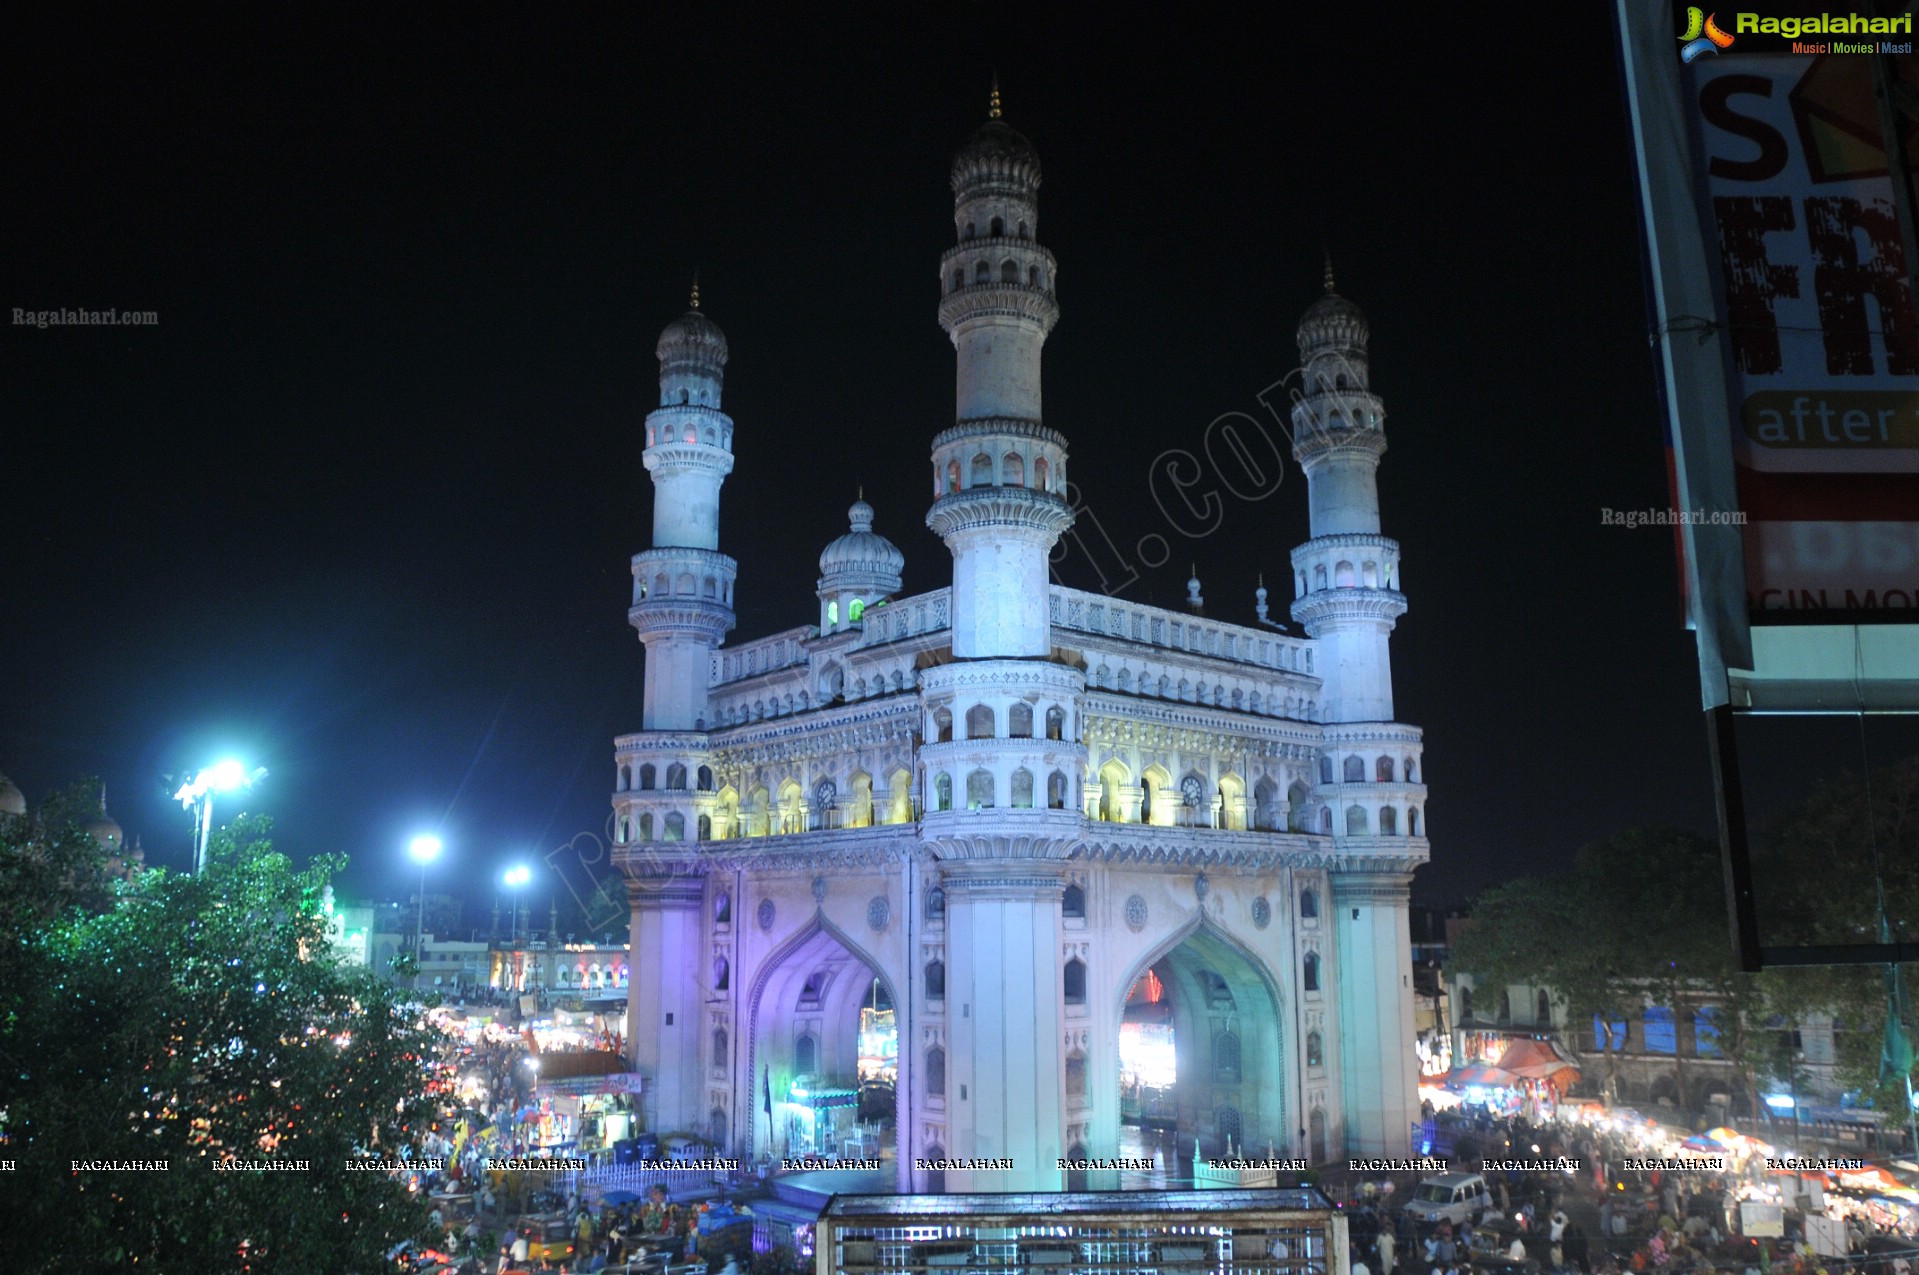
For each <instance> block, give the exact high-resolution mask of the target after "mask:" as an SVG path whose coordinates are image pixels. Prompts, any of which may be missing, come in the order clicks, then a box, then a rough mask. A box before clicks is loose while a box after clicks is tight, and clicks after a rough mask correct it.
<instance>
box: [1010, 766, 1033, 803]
mask: <svg viewBox="0 0 1919 1275" xmlns="http://www.w3.org/2000/svg"><path fill="white" fill-rule="evenodd" d="M1012 802H1013V809H1015V810H1031V809H1032V808H1033V772H1032V771H1030V770H1028V769H1026V767H1024V766H1021V767H1020V768H1019V769H1018V770H1015V771H1014V772H1013V782H1012Z"/></svg>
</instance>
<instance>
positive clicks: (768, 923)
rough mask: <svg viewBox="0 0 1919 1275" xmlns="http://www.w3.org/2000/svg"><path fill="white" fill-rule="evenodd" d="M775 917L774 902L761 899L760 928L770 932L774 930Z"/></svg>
mask: <svg viewBox="0 0 1919 1275" xmlns="http://www.w3.org/2000/svg"><path fill="white" fill-rule="evenodd" d="M773 915H774V907H773V900H771V899H761V900H760V928H761V929H762V930H770V929H772V928H773Z"/></svg>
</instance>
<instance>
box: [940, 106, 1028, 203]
mask: <svg viewBox="0 0 1919 1275" xmlns="http://www.w3.org/2000/svg"><path fill="white" fill-rule="evenodd" d="M997 183H1012V184H1017V185H1022V186H1026V187H1028V188H1033V187H1037V186H1038V185H1039V151H1037V150H1035V149H1034V147H1033V144H1032V143H1031V142H1029V141H1027V140H1026V138H1025V136H1024V135H1023V134H1021V133H1019V132H1017V131H1016V130H1014V129H1013V128H1012V127H1010V126H1009V125H1008V124H1007V123H1006V122H1005V121H1003V120H998V119H990V120H987V121H986V123H984V124H982V125H980V127H979V129H978V130H977V131H976V132H975V133H974V134H973V135H972V136H971V137H969V138H967V139H966V142H965V144H964V145H962V146H961V147H960V148H959V150H958V151H957V152H955V153H954V155H953V191H954V193H955V194H957V193H959V192H960V191H961V190H963V189H965V188H966V187H969V186H976V185H983V184H997Z"/></svg>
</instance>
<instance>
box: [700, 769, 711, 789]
mask: <svg viewBox="0 0 1919 1275" xmlns="http://www.w3.org/2000/svg"><path fill="white" fill-rule="evenodd" d="M697 778H698V780H699V785H700V791H701V792H712V791H713V768H712V767H711V766H702V767H700V769H699V773H698V775H697Z"/></svg>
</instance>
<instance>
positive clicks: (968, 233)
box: [960, 221, 979, 239]
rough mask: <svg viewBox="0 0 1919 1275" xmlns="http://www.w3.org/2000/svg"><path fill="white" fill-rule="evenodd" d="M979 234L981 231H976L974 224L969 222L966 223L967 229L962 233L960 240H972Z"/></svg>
mask: <svg viewBox="0 0 1919 1275" xmlns="http://www.w3.org/2000/svg"><path fill="white" fill-rule="evenodd" d="M978 233H979V231H978V230H977V229H975V228H974V226H973V223H972V222H970V221H969V222H967V223H966V229H965V230H962V231H961V232H960V238H962V239H971V238H972V237H973V236H974V235H976V234H978Z"/></svg>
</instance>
